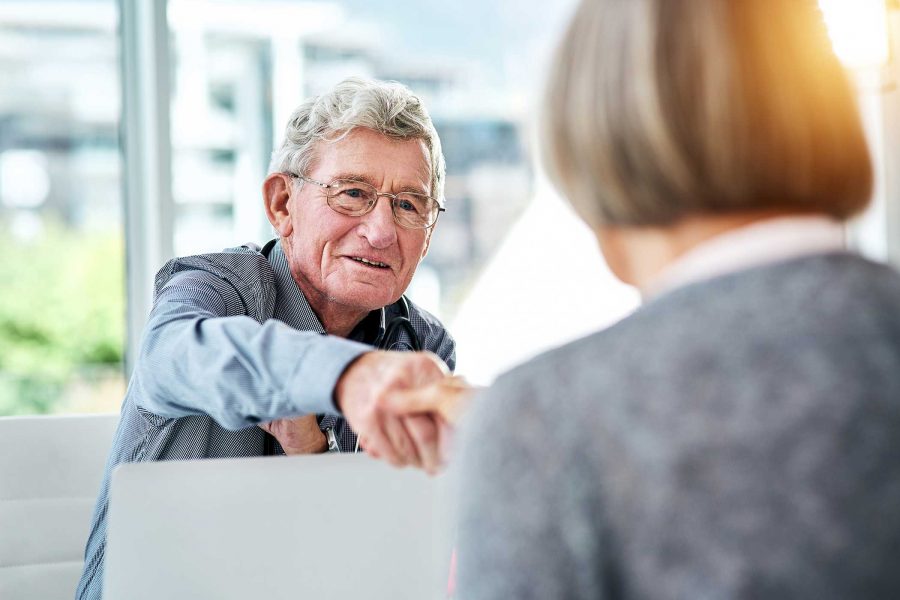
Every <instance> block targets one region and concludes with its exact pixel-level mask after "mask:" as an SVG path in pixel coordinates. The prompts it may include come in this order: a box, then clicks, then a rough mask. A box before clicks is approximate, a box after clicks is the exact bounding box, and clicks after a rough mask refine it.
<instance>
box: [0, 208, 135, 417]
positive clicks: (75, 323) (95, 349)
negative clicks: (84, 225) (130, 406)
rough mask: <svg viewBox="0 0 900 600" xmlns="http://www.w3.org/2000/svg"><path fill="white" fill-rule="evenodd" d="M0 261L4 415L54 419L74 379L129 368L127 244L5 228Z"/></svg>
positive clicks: (56, 230) (54, 229) (50, 230)
mask: <svg viewBox="0 0 900 600" xmlns="http://www.w3.org/2000/svg"><path fill="white" fill-rule="evenodd" d="M0 257H2V258H0V282H2V283H0V286H2V287H0V415H11V414H29V413H46V412H53V411H54V409H55V408H58V404H59V402H60V398H61V396H62V391H63V389H64V388H65V386H66V384H67V383H68V382H69V381H70V380H71V378H72V377H73V376H75V375H77V374H78V373H79V372H82V371H88V372H91V371H96V370H97V369H98V367H99V368H102V367H105V368H108V369H116V368H120V365H121V363H122V360H123V350H124V343H125V280H124V262H125V260H124V244H123V240H122V237H121V235H110V234H107V233H93V232H91V233H83V232H76V231H73V230H70V229H65V228H63V227H61V226H59V225H54V224H46V225H45V228H44V231H43V233H42V234H41V235H40V236H39V237H38V238H36V239H33V240H27V241H21V240H16V239H15V238H14V237H13V236H12V235H10V233H9V232H8V231H4V230H3V228H2V225H0Z"/></svg>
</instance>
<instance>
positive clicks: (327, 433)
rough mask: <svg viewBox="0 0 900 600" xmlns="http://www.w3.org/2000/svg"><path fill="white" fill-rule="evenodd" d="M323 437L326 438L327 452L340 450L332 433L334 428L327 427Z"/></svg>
mask: <svg viewBox="0 0 900 600" xmlns="http://www.w3.org/2000/svg"><path fill="white" fill-rule="evenodd" d="M325 439H327V440H328V451H329V452H340V451H341V447H340V446H339V445H338V441H337V437H336V436H335V435H334V429H332V428H331V427H329V428H328V429H326V430H325Z"/></svg>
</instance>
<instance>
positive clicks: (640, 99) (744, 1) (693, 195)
mask: <svg viewBox="0 0 900 600" xmlns="http://www.w3.org/2000/svg"><path fill="white" fill-rule="evenodd" d="M551 73H552V74H551V76H550V78H549V81H548V87H547V95H546V99H545V109H544V119H543V120H542V121H543V127H544V130H543V141H544V153H545V154H544V160H545V163H546V165H547V167H548V171H549V172H550V176H551V178H552V179H553V180H554V181H555V183H556V184H557V186H558V187H559V188H560V189H561V191H562V192H563V193H564V194H565V195H566V196H567V197H568V198H569V200H570V201H571V203H572V205H573V207H574V208H575V210H576V211H577V212H578V213H579V214H580V215H581V217H582V218H583V219H584V220H585V221H586V222H587V223H588V224H589V225H591V226H592V227H597V226H602V225H614V226H660V225H668V224H672V223H675V222H676V221H678V220H679V219H681V218H683V217H686V216H691V215H698V214H705V215H709V214H723V213H729V212H741V211H778V212H792V213H825V214H828V215H832V216H833V217H835V218H839V219H844V218H847V217H849V216H851V215H853V214H854V213H856V212H858V211H860V210H861V209H862V208H864V207H865V205H866V203H867V202H868V199H869V196H870V194H871V189H872V168H871V164H870V161H869V152H868V148H867V146H866V140H865V137H864V134H863V130H862V126H861V123H860V119H859V114H858V110H857V106H856V103H855V97H854V93H853V90H852V89H851V86H850V84H849V82H848V79H847V76H846V74H845V72H844V70H843V68H842V67H841V65H840V64H839V63H838V61H837V59H836V57H835V56H834V53H833V51H832V49H831V45H830V43H829V40H828V37H827V33H826V30H825V26H824V22H823V18H822V15H821V13H820V11H819V9H818V7H817V4H816V2H815V1H814V0H582V2H581V5H580V6H579V8H578V10H577V13H576V14H575V16H574V18H573V20H572V22H571V25H570V26H569V29H568V32H567V34H566V36H565V38H564V39H563V41H562V44H561V46H560V48H559V51H558V54H557V57H556V61H555V64H554V65H553V67H552V68H551Z"/></svg>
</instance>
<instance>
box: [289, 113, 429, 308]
mask: <svg viewBox="0 0 900 600" xmlns="http://www.w3.org/2000/svg"><path fill="white" fill-rule="evenodd" d="M316 150H317V152H316V159H315V160H314V161H313V166H312V168H311V170H310V171H309V172H308V173H305V174H304V175H306V176H307V177H309V178H310V179H314V180H316V181H319V182H322V183H331V182H332V181H333V180H335V179H355V180H359V181H365V182H368V183H371V184H372V185H374V186H375V187H376V188H378V190H379V191H381V192H390V193H394V194H396V193H398V192H401V191H409V192H418V193H423V194H430V193H431V172H430V169H429V163H428V150H427V149H426V147H425V145H424V143H423V142H422V141H421V140H405V141H399V140H392V139H391V138H388V137H386V136H384V135H382V134H380V133H377V132H375V131H372V130H370V129H365V128H357V129H354V130H352V131H351V132H350V133H349V134H348V135H347V136H346V137H344V138H343V139H341V140H340V141H338V142H319V145H318V148H317V149H316ZM288 210H289V213H290V225H291V227H290V229H291V233H290V234H289V235H288V236H284V237H283V241H282V244H283V246H284V250H285V254H286V256H287V257H288V262H289V264H290V266H291V273H292V274H293V276H294V279H295V280H296V281H297V283H298V285H299V286H300V289H301V290H302V291H303V294H304V295H305V296H306V298H307V300H308V301H309V302H310V305H311V306H312V308H313V310H315V311H316V313H317V314H319V315H320V317H321V316H323V315H325V314H331V315H334V314H335V312H337V313H342V314H341V315H340V316H342V317H347V316H351V315H359V316H360V318H361V316H363V315H364V314H365V313H367V312H369V311H371V310H374V309H376V308H381V307H382V306H386V305H389V304H391V303H393V302H396V301H397V300H398V299H399V298H400V296H401V295H402V294H403V292H404V291H406V288H407V286H408V285H409V282H410V281H411V280H412V276H413V274H414V273H415V272H416V267H417V266H418V265H419V262H420V261H421V260H422V258H423V257H424V256H425V253H426V251H427V250H428V243H429V241H430V238H431V230H427V229H405V228H403V227H400V226H399V225H397V224H396V222H395V221H394V217H393V214H392V213H391V201H390V198H386V197H380V198H379V199H378V203H377V204H376V206H375V208H373V209H372V211H371V212H369V213H368V214H366V215H363V216H361V217H350V216H347V215H342V214H340V213H337V212H335V211H334V210H332V209H331V208H330V207H329V206H328V204H327V203H326V198H325V194H324V193H323V190H322V189H321V188H319V187H318V186H316V185H315V184H311V183H303V184H302V186H300V185H299V180H295V184H294V185H293V187H292V191H291V197H290V199H289V200H288ZM360 259H365V260H366V261H368V262H369V263H383V264H385V265H387V266H374V265H371V264H366V263H364V262H361V260H360Z"/></svg>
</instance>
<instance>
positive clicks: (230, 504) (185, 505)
mask: <svg viewBox="0 0 900 600" xmlns="http://www.w3.org/2000/svg"><path fill="white" fill-rule="evenodd" d="M443 479H444V478H437V479H435V478H431V477H429V476H427V475H426V474H424V473H422V472H421V471H418V470H413V469H395V468H392V467H390V466H389V465H386V464H384V463H382V462H379V461H375V460H373V459H371V458H368V457H366V456H363V455H347V454H344V455H317V456H299V457H271V458H246V459H227V460H197V461H168V462H156V463H138V464H130V465H123V466H121V467H119V468H118V469H116V471H115V473H114V474H113V478H112V495H111V502H110V513H109V528H108V540H107V543H108V545H107V550H106V568H105V579H104V594H103V597H104V599H105V600H142V599H145V598H146V599H151V598H152V599H153V600H158V599H160V598H166V599H168V600H175V599H180V598H190V599H191V600H203V599H206V598H210V599H212V598H215V599H216V600H229V599H232V598H233V599H240V600H246V599H250V598H266V599H267V600H280V599H282V598H284V599H287V598H290V599H291V600H304V599H307V598H310V599H315V600H320V599H321V600H325V599H330V598H340V599H355V598H365V599H367V600H380V599H384V600H388V599H390V600H403V599H406V598H408V599H410V600H427V599H430V598H446V592H447V575H448V571H449V564H450V554H451V548H452V542H451V540H450V539H449V536H448V535H447V532H448V531H449V528H448V527H446V524H447V523H448V522H449V520H450V515H449V513H448V512H447V510H446V507H447V504H446V503H445V499H446V498H447V497H448V494H446V490H445V489H444V487H445V486H446V483H445V482H444V481H442V480H443Z"/></svg>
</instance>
